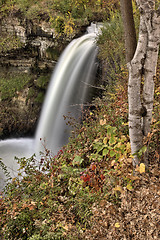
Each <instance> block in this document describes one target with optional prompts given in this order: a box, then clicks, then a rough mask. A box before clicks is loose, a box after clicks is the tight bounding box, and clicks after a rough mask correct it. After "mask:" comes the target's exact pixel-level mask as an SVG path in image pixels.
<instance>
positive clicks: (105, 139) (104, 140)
mask: <svg viewBox="0 0 160 240" xmlns="http://www.w3.org/2000/svg"><path fill="white" fill-rule="evenodd" d="M107 141H108V139H107V137H105V138H104V139H103V143H104V144H105V145H106V144H107Z"/></svg>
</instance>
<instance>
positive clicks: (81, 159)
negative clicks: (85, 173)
mask: <svg viewBox="0 0 160 240" xmlns="http://www.w3.org/2000/svg"><path fill="white" fill-rule="evenodd" d="M83 161H84V159H83V158H81V157H80V156H78V155H77V156H75V158H74V160H73V162H72V164H73V166H75V165H81V163H82V162H83Z"/></svg>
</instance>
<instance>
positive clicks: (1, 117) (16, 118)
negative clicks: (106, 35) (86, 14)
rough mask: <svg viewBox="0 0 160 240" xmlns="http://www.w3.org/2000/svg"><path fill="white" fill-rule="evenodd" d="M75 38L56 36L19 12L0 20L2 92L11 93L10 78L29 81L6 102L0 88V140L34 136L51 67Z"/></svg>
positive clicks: (45, 25) (46, 26)
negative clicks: (27, 79) (21, 77)
mask: <svg viewBox="0 0 160 240" xmlns="http://www.w3.org/2000/svg"><path fill="white" fill-rule="evenodd" d="M83 30H84V27H82V28H81V29H80V30H79V33H76V34H77V36H80V35H81V34H82V32H83ZM74 37H75V36H74V34H72V36H71V37H69V36H60V35H58V34H57V33H56V31H55V29H54V28H53V27H51V26H50V23H49V22H48V20H47V19H44V18H42V19H41V20H35V19H28V18H26V17H25V16H24V15H23V14H22V13H21V12H19V11H17V12H16V11H13V12H12V13H10V14H8V15H6V16H0V81H1V79H4V80H3V81H6V80H5V78H6V79H7V84H6V85H5V86H6V87H5V90H6V91H8V92H9V91H11V92H12V89H11V87H12V85H13V81H14V80H13V78H12V77H10V75H14V76H16V77H19V76H20V75H22V74H26V75H28V76H29V78H30V80H29V81H27V82H26V84H24V86H22V87H21V89H20V90H15V93H14V95H13V96H12V97H10V96H9V97H6V96H5V99H4V97H3V93H2V92H1V86H0V139H5V138H8V137H19V136H20V137H21V136H28V135H30V134H32V135H33V134H34V131H35V128H36V124H37V121H38V118H39V114H40V109H41V106H42V102H43V97H44V95H45V92H46V88H47V84H48V82H49V79H50V76H51V74H52V72H53V69H54V66H55V64H56V62H57V60H58V58H59V56H60V54H61V52H62V51H63V49H64V48H65V47H66V45H67V44H68V43H69V42H70V41H71V40H72V39H73V38H74ZM8 79H10V80H9V81H8ZM3 81H2V82H0V85H1V83H3ZM20 81H21V80H20ZM13 88H16V86H15V85H14V86H13Z"/></svg>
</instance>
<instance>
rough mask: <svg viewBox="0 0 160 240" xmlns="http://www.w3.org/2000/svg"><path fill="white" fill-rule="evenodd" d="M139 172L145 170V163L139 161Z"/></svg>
mask: <svg viewBox="0 0 160 240" xmlns="http://www.w3.org/2000/svg"><path fill="white" fill-rule="evenodd" d="M139 172H140V173H144V172H145V165H144V163H141V164H140V166H139Z"/></svg>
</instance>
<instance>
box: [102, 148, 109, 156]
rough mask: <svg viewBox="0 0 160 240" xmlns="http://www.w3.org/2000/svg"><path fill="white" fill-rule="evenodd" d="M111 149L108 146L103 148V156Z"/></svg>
mask: <svg viewBox="0 0 160 240" xmlns="http://www.w3.org/2000/svg"><path fill="white" fill-rule="evenodd" d="M108 152H109V150H108V149H107V148H105V149H103V153H102V156H106V155H107V154H108Z"/></svg>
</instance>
